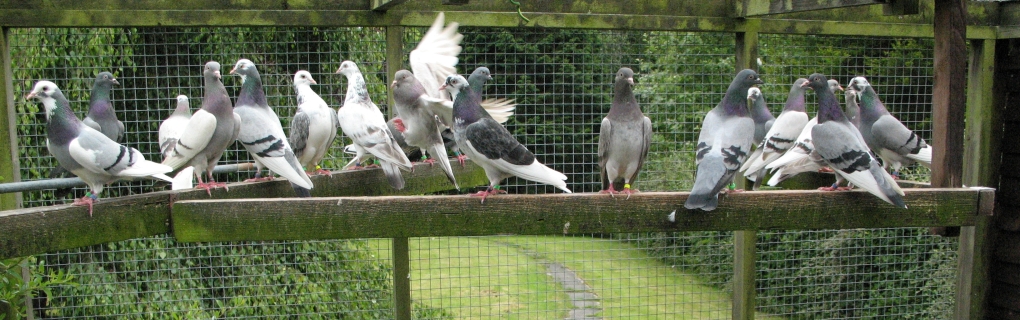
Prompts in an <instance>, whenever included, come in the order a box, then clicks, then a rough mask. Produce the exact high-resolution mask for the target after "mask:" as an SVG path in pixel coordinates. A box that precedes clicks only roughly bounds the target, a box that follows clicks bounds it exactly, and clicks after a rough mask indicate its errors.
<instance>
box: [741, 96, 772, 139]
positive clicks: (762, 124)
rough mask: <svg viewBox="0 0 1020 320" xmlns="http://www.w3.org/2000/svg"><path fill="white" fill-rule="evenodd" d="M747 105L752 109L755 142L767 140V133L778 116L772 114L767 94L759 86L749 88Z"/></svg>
mask: <svg viewBox="0 0 1020 320" xmlns="http://www.w3.org/2000/svg"><path fill="white" fill-rule="evenodd" d="M747 106H748V108H749V109H751V120H754V144H759V143H761V142H762V140H765V134H766V133H768V132H769V129H772V124H774V123H775V122H776V117H774V116H772V112H771V111H769V107H768V103H767V102H765V96H763V95H762V94H761V89H759V88H758V87H751V89H747Z"/></svg>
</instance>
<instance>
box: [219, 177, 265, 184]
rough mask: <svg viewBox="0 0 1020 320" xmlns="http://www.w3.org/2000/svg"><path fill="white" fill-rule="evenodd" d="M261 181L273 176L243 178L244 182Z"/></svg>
mask: <svg viewBox="0 0 1020 320" xmlns="http://www.w3.org/2000/svg"><path fill="white" fill-rule="evenodd" d="M262 181H273V177H255V178H251V179H246V180H244V182H262ZM211 183H215V182H211Z"/></svg>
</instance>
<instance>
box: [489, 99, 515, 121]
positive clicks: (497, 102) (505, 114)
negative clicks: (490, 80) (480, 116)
mask: <svg viewBox="0 0 1020 320" xmlns="http://www.w3.org/2000/svg"><path fill="white" fill-rule="evenodd" d="M482 108H484V109H485V112H488V113H489V116H490V117H492V120H496V122H499V123H506V121H507V120H510V117H512V116H513V115H514V109H516V108H517V104H516V103H514V100H513V99H485V100H484V101H482Z"/></svg>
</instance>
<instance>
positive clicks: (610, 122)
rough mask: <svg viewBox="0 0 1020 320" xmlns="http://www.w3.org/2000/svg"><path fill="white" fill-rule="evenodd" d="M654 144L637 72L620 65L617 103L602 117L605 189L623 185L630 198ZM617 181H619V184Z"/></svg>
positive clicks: (613, 190)
mask: <svg viewBox="0 0 1020 320" xmlns="http://www.w3.org/2000/svg"><path fill="white" fill-rule="evenodd" d="M469 81H470V80H469ZM651 144H652V120H650V119H648V117H646V116H645V114H644V113H641V107H640V106H638V103H637V99H636V98H634V71H633V70H631V69H630V68H620V71H617V72H616V79H615V82H614V85H613V103H612V104H611V105H610V107H609V114H607V115H606V117H605V118H602V128H601V130H600V131H599V167H600V168H601V170H599V172H600V173H601V177H602V191H601V192H602V193H609V194H610V195H612V194H614V193H616V192H617V191H616V189H617V188H619V187H622V189H623V190H622V191H621V192H622V193H626V194H627V197H630V194H631V193H632V192H633V191H632V190H633V189H632V188H631V184H633V183H634V182H635V181H637V177H638V173H640V172H641V166H643V165H644V163H645V158H646V157H647V156H648V147H649V146H651ZM618 182H623V185H622V186H621V185H620V184H619V183H618ZM613 183H617V184H616V186H613Z"/></svg>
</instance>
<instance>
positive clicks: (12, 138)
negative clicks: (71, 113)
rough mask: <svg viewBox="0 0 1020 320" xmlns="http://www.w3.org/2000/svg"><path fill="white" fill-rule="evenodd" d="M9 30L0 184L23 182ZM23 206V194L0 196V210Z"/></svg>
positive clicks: (2, 39)
mask: <svg viewBox="0 0 1020 320" xmlns="http://www.w3.org/2000/svg"><path fill="white" fill-rule="evenodd" d="M9 35H10V29H9V28H3V30H2V31H0V56H2V58H3V69H2V71H0V82H2V83H3V86H4V88H3V90H0V103H3V110H2V111H0V177H3V178H2V179H0V182H14V181H21V172H20V169H19V166H18V129H17V124H18V120H17V119H18V118H17V117H16V115H15V113H14V83H13V82H12V81H13V80H12V78H13V76H12V73H11V46H10V43H9V41H8V39H9ZM20 206H21V193H5V194H0V210H10V209H17V208H18V207H20Z"/></svg>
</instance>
